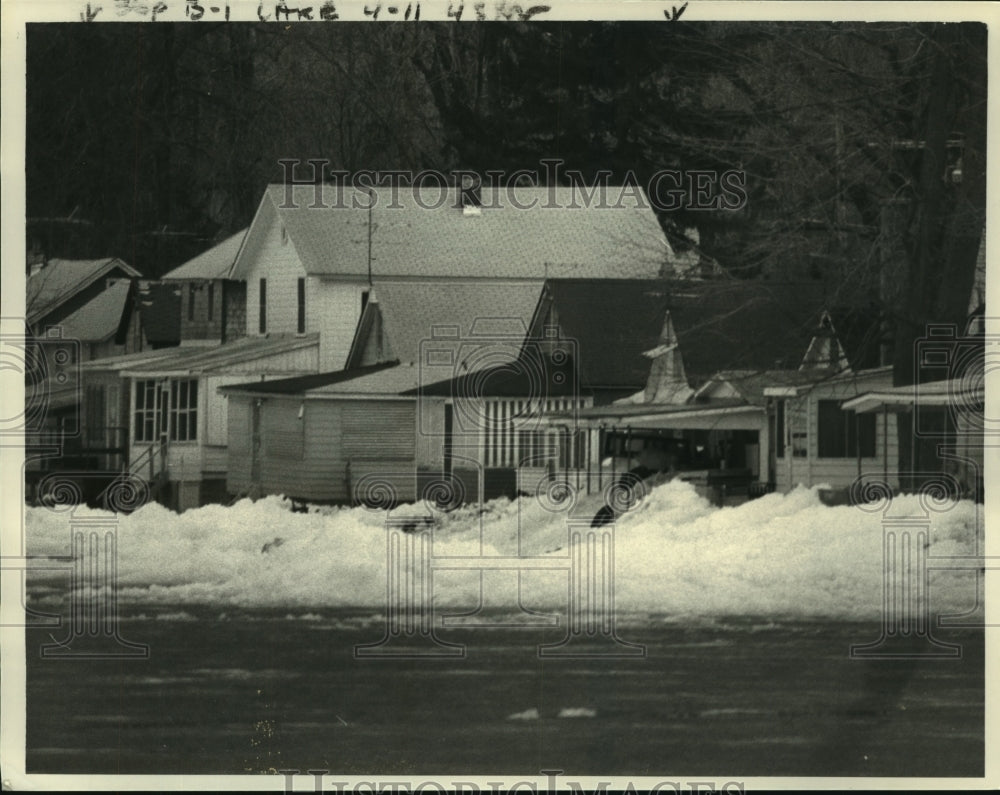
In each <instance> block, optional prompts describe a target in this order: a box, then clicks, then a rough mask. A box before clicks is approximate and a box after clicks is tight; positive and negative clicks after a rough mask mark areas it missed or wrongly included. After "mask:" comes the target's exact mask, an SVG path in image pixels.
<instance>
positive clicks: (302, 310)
mask: <svg viewBox="0 0 1000 795" xmlns="http://www.w3.org/2000/svg"><path fill="white" fill-rule="evenodd" d="M298 329H299V334H305V333H306V280H305V279H299V325H298Z"/></svg>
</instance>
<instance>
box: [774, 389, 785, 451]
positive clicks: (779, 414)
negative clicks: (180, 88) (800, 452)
mask: <svg viewBox="0 0 1000 795" xmlns="http://www.w3.org/2000/svg"><path fill="white" fill-rule="evenodd" d="M774 450H775V452H774V454H775V456H776V457H778V458H784V457H785V401H784V400H777V401H775V404H774Z"/></svg>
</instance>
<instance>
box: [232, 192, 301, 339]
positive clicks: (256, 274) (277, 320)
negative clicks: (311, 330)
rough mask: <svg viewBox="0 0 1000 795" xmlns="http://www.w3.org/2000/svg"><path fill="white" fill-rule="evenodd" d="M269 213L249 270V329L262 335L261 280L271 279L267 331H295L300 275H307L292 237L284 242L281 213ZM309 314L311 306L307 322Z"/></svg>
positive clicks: (296, 329) (249, 333) (268, 286)
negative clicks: (259, 323) (259, 322)
mask: <svg viewBox="0 0 1000 795" xmlns="http://www.w3.org/2000/svg"><path fill="white" fill-rule="evenodd" d="M269 215H270V219H269V221H268V223H267V225H266V228H265V231H264V234H263V238H262V241H261V245H260V247H259V248H258V249H257V256H256V258H255V260H254V262H253V265H252V266H251V267H250V268H248V269H247V274H246V284H247V291H246V308H247V309H246V315H247V317H246V330H247V335H248V336H252V337H259V336H260V326H259V325H258V321H259V316H258V306H259V305H260V304H259V301H260V298H259V295H260V280H261V279H267V333H268V334H295V333H297V331H298V279H299V278H300V277H304V276H305V275H306V272H305V269H304V268H303V267H302V262H301V261H300V260H299V256H298V254H297V253H296V252H295V246H294V245H293V244H292V241H291V240H290V239H286V242H282V234H281V222H280V221H279V219H278V217H277V214H276V213H274V212H272V213H270V214H269ZM308 315H309V312H308V309H307V310H306V322H307V323H308ZM307 328H308V327H307Z"/></svg>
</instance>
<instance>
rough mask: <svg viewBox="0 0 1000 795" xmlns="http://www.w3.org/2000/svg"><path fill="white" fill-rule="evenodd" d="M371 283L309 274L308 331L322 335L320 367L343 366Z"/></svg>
mask: <svg viewBox="0 0 1000 795" xmlns="http://www.w3.org/2000/svg"><path fill="white" fill-rule="evenodd" d="M367 289H368V287H367V285H365V284H362V283H356V284H352V283H349V282H338V281H329V280H323V279H318V278H316V277H309V278H308V279H306V331H307V332H313V331H318V332H319V335H320V342H319V345H320V351H319V356H320V364H319V369H320V371H321V372H322V371H327V370H341V369H343V367H344V365H345V364H346V362H347V354H348V353H349V352H350V350H351V343H352V342H353V341H354V334H355V331H356V329H357V327H358V321H359V320H360V319H361V294H362V293H363V292H364V291H365V290H367Z"/></svg>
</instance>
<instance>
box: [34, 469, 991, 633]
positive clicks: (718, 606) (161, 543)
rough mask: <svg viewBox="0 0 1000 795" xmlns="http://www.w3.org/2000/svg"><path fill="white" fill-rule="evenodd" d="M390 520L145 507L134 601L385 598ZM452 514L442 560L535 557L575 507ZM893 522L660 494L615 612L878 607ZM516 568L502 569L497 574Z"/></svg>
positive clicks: (828, 611)
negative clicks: (886, 525)
mask: <svg viewBox="0 0 1000 795" xmlns="http://www.w3.org/2000/svg"><path fill="white" fill-rule="evenodd" d="M947 508H948V509H947V510H944V511H941V510H939V511H937V512H933V513H931V515H930V519H931V529H930V538H931V543H930V547H929V549H928V550H927V551H928V554H929V555H930V556H931V558H939V557H945V556H971V555H974V554H975V547H976V537H977V533H979V534H980V536H981V533H982V527H981V523H982V518H981V507H979V509H978V510H977V506H976V505H975V504H974V503H972V502H958V503H953V504H950V505H948V506H947ZM892 511H893V513H894V514H896V513H912V514H922V511H921V509H920V505H919V502H918V499H917V498H916V497H902V498H897V499H896V500H895V501H894V502H893V506H892ZM588 512H589V515H592V513H593V511H592V510H590V508H589V507H588V508H587V509H586V511H584V512H583V515H588ZM424 513H427V509H426V508H425V507H424V506H402V507H400V508H398V509H397V510H396V511H394V512H393V516H400V515H408V514H409V515H412V514H424ZM102 515H104V516H109V515H108V514H105V513H103V512H101V511H96V510H92V509H88V508H82V507H81V508H79V509H76V511H75V512H74V513H73V519H72V522H74V523H75V522H77V521H78V520H83V521H86V520H91V521H92V520H94V519H98V518H99V517H100V516H102ZM385 517H386V515H385V513H384V512H381V513H379V512H375V511H370V510H367V509H364V508H341V509H336V508H325V509H313V510H312V511H311V512H309V513H293V512H291V511H290V504H289V503H288V502H287V501H286V500H283V499H281V498H278V497H268V498H266V499H262V500H259V501H257V502H256V503H254V502H251V501H249V500H243V501H241V502H239V503H237V504H236V505H234V506H232V507H228V508H226V507H221V506H206V507H204V508H200V509H197V510H190V511H187V512H185V513H184V514H181V515H177V514H175V513H173V512H171V511H168V510H167V509H165V508H163V507H161V506H159V505H156V504H151V505H147V506H144V507H143V508H141V509H140V510H138V511H136V512H135V513H133V514H131V515H129V516H120V517H119V518H118V522H117V527H118V560H119V563H118V570H119V583H120V594H121V598H122V599H123V601H126V602H142V603H162V604H204V605H225V604H230V605H238V606H261V607H271V606H306V607H335V606H351V607H357V606H362V607H372V608H380V607H382V605H383V604H384V601H385V587H386V586H385V583H386V536H385V532H384V526H385ZM439 518H440V523H439V525H438V527H437V529H436V530H435V535H434V554H435V555H442V556H444V555H451V556H453V555H475V554H478V553H479V551H480V549H482V552H483V554H493V555H497V554H502V555H511V554H516V553H517V550H518V544H519V536H520V550H521V553H522V554H526V555H536V556H537V555H548V556H552V557H558V556H563V555H565V554H566V552H567V532H566V515H565V514H564V513H560V512H554V511H552V510H547V509H546V508H545V507H544V506H543V505H542V504H540V502H539V501H537V500H536V499H533V498H525V499H522V500H519V501H513V502H512V501H509V500H496V501H493V502H491V503H489V504H488V505H487V506H486V509H485V512H484V513H483V515H482V516H481V517H478V516H477V511H475V510H473V509H469V508H463V509H461V510H459V511H456V512H454V513H452V514H447V515H443V516H441V517H439ZM480 522H481V525H480ZM882 522H883V516H882V514H881V513H869V512H866V511H863V510H861V509H859V508H854V507H846V506H844V507H827V506H824V505H823V504H822V503H821V502H820V501H819V497H818V494H817V489H805V488H799V489H796V490H795V491H793V492H791V493H790V494H787V495H778V494H772V495H768V496H765V497H762V498H760V499H757V500H754V501H752V502H748V503H746V504H744V505H741V506H738V507H734V508H722V509H719V508H715V507H713V506H711V505H710V504H709V503H708V502H707V501H706V500H704V499H702V498H701V497H699V496H698V495H697V493H696V492H695V490H694V489H693V487H691V486H690V485H689V484H686V483H683V482H680V481H672V482H669V483H666V484H664V485H662V486H659V487H657V488H655V489H654V490H653V491H652V492H651V493H650V494H649V495H648V496H647V497H646V498H645V500H644V501H643V502H641V503H640V504H639V506H638V507H637V508H635V509H634V510H633V511H631V512H630V513H628V514H626V515H625V516H623V517H621V518H620V519H619V521H618V523H617V525H616V528H615V539H616V540H615V555H616V574H617V581H616V590H615V597H616V600H617V606H618V608H619V609H620V610H622V611H638V612H656V613H664V614H668V615H684V616H722V615H767V616H789V617H812V616H815V617H836V618H843V619H855V618H864V619H868V618H872V617H878V616H879V615H881V604H882V601H881V600H882V586H883V560H882V533H883V529H882ZM519 528H520V532H519ZM26 529H27V543H28V548H29V552H30V553H31V554H35V555H67V554H69V549H70V536H71V519H70V518H69V517H68V516H67V514H65V513H56V512H54V511H51V510H48V509H45V508H28V509H27V519H26ZM503 576H505V575H503V574H502V573H491V574H490V575H487V579H485V580H484V582H487V583H489V582H494V581H495V579H496V578H498V577H499V578H501V579H502V577H503ZM32 577H33V578H35V577H38V578H46V577H47V578H61V579H62V580H65V578H66V575H65V573H59V572H48V573H46V572H37V573H35V574H33V575H32ZM491 578H492V579H491ZM33 582H37V580H33ZM501 584H502V583H501ZM52 585H55V583H52ZM484 587H486V586H484ZM566 589H567V572H566V571H559V570H554V571H532V572H526V573H524V574H523V575H522V600H523V603H524V604H525V605H526V606H527V607H530V608H556V609H559V608H564V607H565V603H566ZM479 593H480V579H479V575H478V573H476V572H471V571H439V572H437V573H436V574H435V578H434V598H435V603H436V604H438V605H447V606H464V607H473V606H475V604H476V603H477V600H478V597H479ZM930 593H931V600H932V609H933V610H934V611H935V612H961V611H965V610H968V609H970V608H972V607H973V605H974V604H975V603H976V578H975V576H974V574H973V573H971V572H954V571H932V572H931V592H930Z"/></svg>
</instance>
